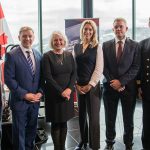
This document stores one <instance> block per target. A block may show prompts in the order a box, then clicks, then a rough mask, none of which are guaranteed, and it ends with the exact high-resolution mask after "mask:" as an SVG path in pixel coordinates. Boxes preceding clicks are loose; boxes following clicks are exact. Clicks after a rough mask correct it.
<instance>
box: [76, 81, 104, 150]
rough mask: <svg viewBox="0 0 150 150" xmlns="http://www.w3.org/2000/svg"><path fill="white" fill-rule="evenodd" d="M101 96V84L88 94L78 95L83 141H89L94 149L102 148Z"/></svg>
mask: <svg viewBox="0 0 150 150" xmlns="http://www.w3.org/2000/svg"><path fill="white" fill-rule="evenodd" d="M100 97H101V92H100V84H98V85H97V86H96V87H92V89H91V90H90V91H89V92H88V93H87V94H84V95H79V96H78V104H79V126H80V134H81V141H82V142H83V143H88V141H89V146H90V148H92V149H98V148H100V120H99V112H100ZM87 115H88V116H87ZM88 119H89V121H88ZM88 123H89V124H88ZM88 126H89V127H88ZM88 136H89V138H88Z"/></svg>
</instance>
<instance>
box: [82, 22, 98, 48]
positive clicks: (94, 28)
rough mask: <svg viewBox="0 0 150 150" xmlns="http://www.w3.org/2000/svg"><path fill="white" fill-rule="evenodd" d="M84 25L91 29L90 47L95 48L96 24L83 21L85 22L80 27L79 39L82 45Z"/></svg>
mask: <svg viewBox="0 0 150 150" xmlns="http://www.w3.org/2000/svg"><path fill="white" fill-rule="evenodd" d="M86 24H89V25H91V26H92V28H93V36H92V38H91V45H92V47H95V46H96V45H97V44H98V36H97V26H96V23H95V22H94V21H92V20H85V21H83V22H82V24H81V27H80V39H81V42H82V43H84V35H83V29H84V26H85V25H86Z"/></svg>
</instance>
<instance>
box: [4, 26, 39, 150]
mask: <svg viewBox="0 0 150 150" xmlns="http://www.w3.org/2000/svg"><path fill="white" fill-rule="evenodd" d="M18 38H19V40H20V43H21V44H20V46H18V47H16V48H14V49H13V50H11V51H10V52H8V53H7V54H6V62H5V67H4V73H5V83H6V85H7V86H8V88H9V90H10V107H11V110H12V131H13V137H12V138H13V149H14V150H33V147H34V140H35V136H36V129H37V118H38V110H39V105H40V98H41V97H42V90H41V89H40V70H41V68H40V63H41V55H40V53H39V52H38V51H36V50H35V49H32V47H31V46H32V43H33V41H34V31H33V29H32V28H30V27H28V26H25V27H22V28H21V29H20V31H19V36H18ZM29 54H30V55H29Z"/></svg>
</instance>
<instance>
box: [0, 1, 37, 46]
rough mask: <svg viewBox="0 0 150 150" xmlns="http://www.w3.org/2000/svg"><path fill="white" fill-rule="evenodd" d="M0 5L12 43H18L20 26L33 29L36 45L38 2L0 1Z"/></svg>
mask: <svg viewBox="0 0 150 150" xmlns="http://www.w3.org/2000/svg"><path fill="white" fill-rule="evenodd" d="M1 5H2V8H3V12H4V16H5V19H6V21H7V24H8V26H9V29H10V32H11V35H12V37H13V40H14V43H15V44H18V43H19V41H18V32H19V29H20V28H21V27H22V26H30V27H32V28H33V30H34V32H35V42H34V44H36V43H38V1H37V0H26V1H24V0H19V1H18V0H13V1H10V0H4V1H1ZM9 44H11V43H9Z"/></svg>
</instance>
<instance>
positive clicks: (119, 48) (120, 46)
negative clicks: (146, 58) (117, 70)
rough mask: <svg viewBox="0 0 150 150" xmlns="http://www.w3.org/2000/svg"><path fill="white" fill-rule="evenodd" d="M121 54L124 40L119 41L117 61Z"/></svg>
mask: <svg viewBox="0 0 150 150" xmlns="http://www.w3.org/2000/svg"><path fill="white" fill-rule="evenodd" d="M121 55H122V41H118V50H117V62H119V60H120V58H121Z"/></svg>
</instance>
